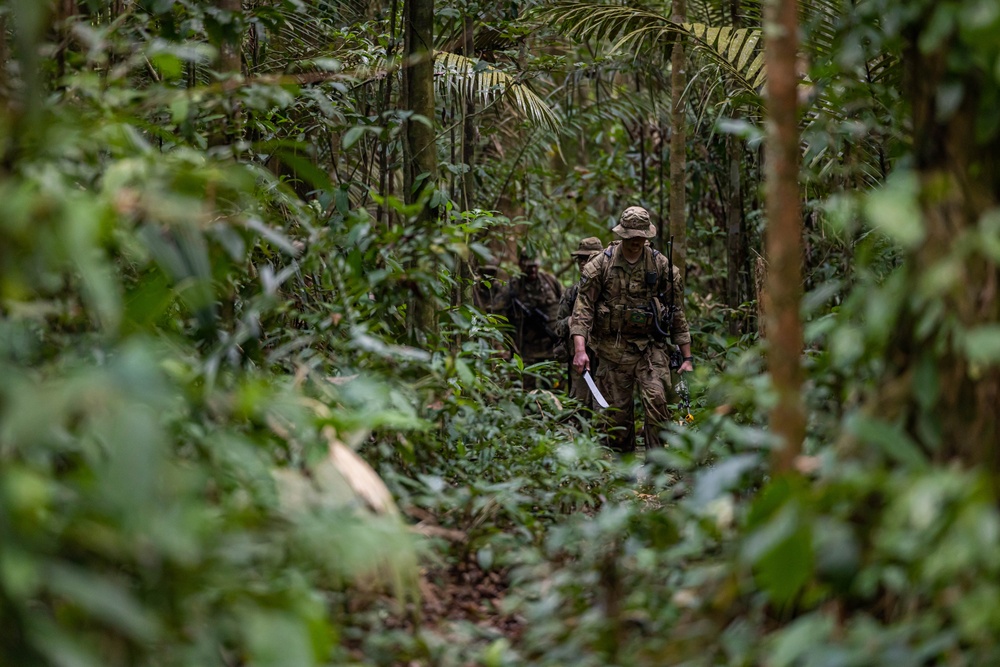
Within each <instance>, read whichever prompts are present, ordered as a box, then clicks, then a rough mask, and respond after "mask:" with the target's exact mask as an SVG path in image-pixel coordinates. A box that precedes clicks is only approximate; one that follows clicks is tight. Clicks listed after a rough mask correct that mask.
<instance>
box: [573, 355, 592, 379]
mask: <svg viewBox="0 0 1000 667" xmlns="http://www.w3.org/2000/svg"><path fill="white" fill-rule="evenodd" d="M573 370H575V371H576V372H577V373H579V374H580V375H583V372H584V371H589V370H590V357H588V356H587V352H586V351H582V352H581V351H579V350H577V351H576V352H575V353H574V354H573Z"/></svg>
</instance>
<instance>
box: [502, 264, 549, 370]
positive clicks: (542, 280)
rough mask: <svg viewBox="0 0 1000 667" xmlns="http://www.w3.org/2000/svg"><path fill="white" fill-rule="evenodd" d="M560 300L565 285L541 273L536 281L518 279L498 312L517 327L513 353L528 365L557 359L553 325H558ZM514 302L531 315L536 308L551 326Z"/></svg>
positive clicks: (512, 284)
mask: <svg viewBox="0 0 1000 667" xmlns="http://www.w3.org/2000/svg"><path fill="white" fill-rule="evenodd" d="M561 296H562V285H560V284H559V281H558V280H557V279H556V277H555V276H553V275H552V274H551V273H546V272H544V271H538V275H537V277H536V278H535V279H534V280H528V279H526V276H519V277H517V278H515V279H513V280H511V281H510V284H509V285H508V288H507V291H506V292H505V293H504V295H503V298H502V299H501V303H500V304H499V308H497V312H502V313H505V314H506V315H507V319H508V320H509V321H510V323H511V326H513V327H514V334H513V339H514V349H515V350H516V351H517V353H518V354H520V355H521V358H522V359H523V360H524V363H525V364H533V363H537V362H539V361H547V360H550V359H555V358H556V354H555V351H554V346H555V340H554V338H553V335H554V333H555V332H554V331H553V329H552V325H553V324H555V321H556V314H557V312H558V307H559V298H560V297H561ZM515 299H516V300H517V301H519V302H520V303H521V304H523V305H524V306H525V307H526V308H527V309H528V310H529V311H532V310H534V309H536V308H537V309H538V311H540V312H541V313H543V314H544V315H545V317H547V318H548V324H546V323H545V322H544V320H543V319H542V318H541V317H539V316H537V315H534V314H527V313H525V312H524V310H523V309H521V308H519V307H518V306H517V305H516V303H515ZM546 329H548V331H546ZM549 332H551V333H552V334H553V335H550V333H549Z"/></svg>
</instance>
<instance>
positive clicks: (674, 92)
mask: <svg viewBox="0 0 1000 667" xmlns="http://www.w3.org/2000/svg"><path fill="white" fill-rule="evenodd" d="M670 20H672V21H673V22H674V23H678V24H680V23H684V22H685V21H687V5H686V4H685V0H674V3H673V12H672V14H671V16H670ZM685 85H687V76H686V74H685V72H684V44H683V41H682V40H681V38H680V37H679V36H678V37H677V38H676V39H675V41H674V47H673V51H672V52H671V53H670V104H671V111H670V234H671V236H673V237H674V245H673V248H671V250H672V251H673V253H674V257H673V261H674V266H676V267H677V268H678V269H679V270H680V272H681V280H682V281H684V280H685V279H686V277H687V187H686V186H687V176H686V174H685V171H686V167H687V132H686V128H685V127H684V100H683V97H684V87H685ZM661 214H662V212H661Z"/></svg>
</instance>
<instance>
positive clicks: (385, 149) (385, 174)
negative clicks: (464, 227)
mask: <svg viewBox="0 0 1000 667" xmlns="http://www.w3.org/2000/svg"><path fill="white" fill-rule="evenodd" d="M397 4H398V3H397V2H396V0H392V9H391V10H390V11H389V45H388V46H387V47H386V52H385V68H386V72H385V78H384V79H383V80H382V86H383V88H382V95H383V97H382V111H383V112H385V111H388V110H389V109H390V108H392V82H393V80H394V78H395V77H393V76H392V71H393V59H394V58H395V55H396V6H397ZM391 141H392V139H391V138H389V137H385V138H383V139H382V145H381V149H380V151H379V161H378V163H379V188H378V191H379V194H380V195H381V196H382V200H383V201H387V200H388V196H389V188H390V178H391V177H390V176H389V143H390V142H391ZM383 215H384V216H385V220H383V219H382V218H383ZM375 219H376V220H377V221H379V222H384V223H385V225H386V226H387V227H388V224H389V217H388V211H387V210H386V209H385V208H383V204H382V202H381V201H380V202H379V203H378V208H377V209H376V211H375Z"/></svg>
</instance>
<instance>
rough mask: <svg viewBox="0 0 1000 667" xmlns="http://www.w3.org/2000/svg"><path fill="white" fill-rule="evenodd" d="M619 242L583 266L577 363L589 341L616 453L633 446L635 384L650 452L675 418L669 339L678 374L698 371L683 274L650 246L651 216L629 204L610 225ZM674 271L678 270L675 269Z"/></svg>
mask: <svg viewBox="0 0 1000 667" xmlns="http://www.w3.org/2000/svg"><path fill="white" fill-rule="evenodd" d="M612 231H613V232H614V233H615V234H616V235H617V236H619V237H620V238H621V239H622V241H621V243H618V244H613V245H611V246H609V247H608V248H607V249H606V250H605V251H604V252H602V253H600V254H599V255H598V256H597V257H596V258H594V260H593V261H591V262H588V263H587V265H586V266H584V268H583V277H582V278H581V280H580V291H579V295H578V296H577V299H576V306H575V307H574V309H573V320H572V324H571V325H570V333H571V334H572V336H573V368H574V369H575V370H576V372H577V373H583V371H584V370H586V369H588V368H590V356H589V354H588V353H587V345H588V344H589V345H590V346H591V347H592V348H593V349H594V351H595V352H596V354H597V358H598V359H599V360H600V364H599V365H598V367H597V368H596V370H595V374H594V375H595V380H596V382H597V386H598V388H599V389H600V390H601V392H602V393H603V394H604V397H605V398H606V399H607V401H608V403H609V405H610V408H609V409H608V410H606V411H605V412H604V413H602V416H603V418H604V419H606V420H607V421H606V425H607V427H608V428H609V429H610V430H609V432H608V433H607V434H606V437H607V442H608V445H609V446H610V447H611V448H612V449H614V450H616V451H618V452H632V451H635V418H634V416H633V415H634V413H633V401H634V394H635V387H636V385H637V384H638V385H639V395H640V398H641V399H642V406H643V408H644V410H645V412H646V420H645V424H644V426H643V437H644V440H645V444H646V449H647V450H649V449H652V448H654V447H661V446H662V442H661V439H660V427H661V425H662V424H665V423H667V422H668V421H669V420H670V409H669V397H670V396H671V394H672V393H673V390H672V383H671V379H670V359H669V357H670V342H671V341H669V340H668V339H667V336H666V335H665V334H667V333H669V335H670V337H672V338H673V341H672V342H673V344H674V345H677V346H679V347H680V352H681V355H682V359H681V360H680V361H681V363H680V365H679V368H678V371H679V372H681V373H685V372H689V371H692V370H694V364H693V360H692V358H691V334H690V332H689V331H688V323H687V319H686V318H685V317H684V303H683V302H684V294H683V289H682V285H681V276H680V271H678V270H677V267H672V266H671V265H670V263H669V261H668V259H667V257H665V256H664V255H662V254H661V253H659V252H657V251H656V250H654V249H653V248H651V247H649V246H648V245H647V243H646V240H647V239H650V238H653V237H654V236H656V227H655V226H654V225H653V224H652V223H651V222H650V220H649V213H648V212H647V211H646V209H644V208H642V207H641V206H630V207H628V208H627V209H625V210H624V211H623V212H622V214H621V217H620V218H619V219H618V226H617V227H615V228H614V229H613V230H612ZM671 268H672V269H673V270H672V271H671Z"/></svg>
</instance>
